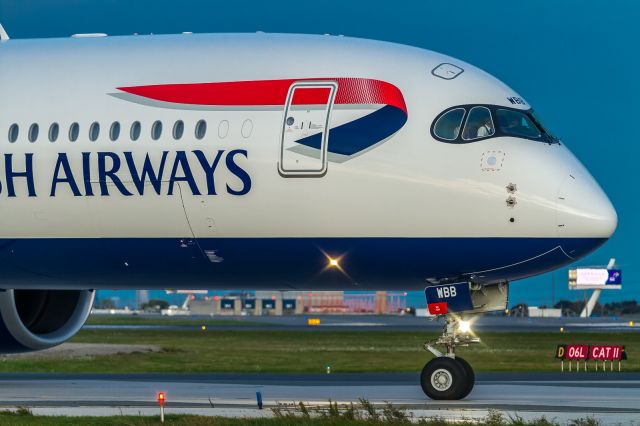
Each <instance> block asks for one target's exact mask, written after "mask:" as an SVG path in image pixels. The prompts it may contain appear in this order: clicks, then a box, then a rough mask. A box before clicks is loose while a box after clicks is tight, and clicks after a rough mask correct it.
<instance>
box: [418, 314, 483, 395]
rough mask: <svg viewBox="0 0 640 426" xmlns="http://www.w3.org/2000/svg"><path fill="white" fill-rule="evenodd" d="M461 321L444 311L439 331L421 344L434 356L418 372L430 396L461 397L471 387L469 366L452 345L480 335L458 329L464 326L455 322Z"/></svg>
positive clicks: (472, 381)
mask: <svg viewBox="0 0 640 426" xmlns="http://www.w3.org/2000/svg"><path fill="white" fill-rule="evenodd" d="M461 322H462V320H461V319H460V318H457V317H454V316H453V315H451V314H447V315H446V323H445V325H444V329H443V332H442V335H441V336H440V337H439V338H438V339H436V340H431V341H427V342H426V343H425V344H424V348H425V349H426V350H427V351H429V352H431V353H432V354H434V355H435V356H436V357H435V358H433V359H432V360H431V361H429V362H428V363H427V364H426V365H425V366H424V368H423V369H422V373H421V374H420V385H421V386H422V390H423V391H424V393H425V394H426V395H427V396H428V397H429V398H431V399H436V400H457V399H462V398H464V397H466V396H467V395H469V393H471V391H472V390H473V386H474V384H475V374H474V372H473V369H472V368H471V365H469V363H468V362H467V361H465V360H464V359H463V358H460V357H458V356H456V355H455V348H456V346H468V345H469V344H471V343H479V342H480V339H479V338H477V337H475V336H472V335H471V334H470V333H469V331H466V332H461V331H459V329H460V328H464V327H460V326H459V325H460V323H461ZM434 345H444V347H445V349H446V353H442V352H440V351H439V350H437V349H436V348H435V347H434Z"/></svg>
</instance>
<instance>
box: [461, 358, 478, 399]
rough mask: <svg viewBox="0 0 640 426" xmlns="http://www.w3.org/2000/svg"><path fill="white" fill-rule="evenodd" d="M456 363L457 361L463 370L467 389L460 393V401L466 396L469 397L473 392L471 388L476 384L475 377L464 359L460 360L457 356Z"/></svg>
mask: <svg viewBox="0 0 640 426" xmlns="http://www.w3.org/2000/svg"><path fill="white" fill-rule="evenodd" d="M456 361H458V362H459V363H460V365H462V368H464V371H465V373H466V375H467V387H466V389H465V390H464V392H462V395H461V396H460V399H462V398H466V397H467V395H469V394H470V393H471V391H472V390H473V386H474V385H475V384H476V375H475V374H474V372H473V368H471V365H470V364H469V363H468V362H467V361H465V360H464V358H460V357H459V356H457V357H456Z"/></svg>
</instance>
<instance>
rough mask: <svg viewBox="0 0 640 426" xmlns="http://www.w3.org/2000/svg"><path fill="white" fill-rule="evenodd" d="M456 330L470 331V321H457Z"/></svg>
mask: <svg viewBox="0 0 640 426" xmlns="http://www.w3.org/2000/svg"><path fill="white" fill-rule="evenodd" d="M458 331H459V332H460V333H469V332H470V331H471V322H469V321H459V322H458Z"/></svg>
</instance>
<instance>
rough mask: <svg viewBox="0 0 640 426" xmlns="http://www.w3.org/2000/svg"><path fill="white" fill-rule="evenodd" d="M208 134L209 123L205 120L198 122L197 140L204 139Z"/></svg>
mask: <svg viewBox="0 0 640 426" xmlns="http://www.w3.org/2000/svg"><path fill="white" fill-rule="evenodd" d="M206 134H207V122H206V121H204V120H200V121H198V123H197V124H196V138H197V139H202V138H204V136H205V135H206Z"/></svg>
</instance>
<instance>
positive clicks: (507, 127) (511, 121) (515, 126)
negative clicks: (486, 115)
mask: <svg viewBox="0 0 640 426" xmlns="http://www.w3.org/2000/svg"><path fill="white" fill-rule="evenodd" d="M496 121H497V122H498V126H499V127H500V130H501V131H502V133H504V134H505V136H515V137H522V138H529V139H538V138H540V137H541V136H542V132H541V131H540V129H539V128H538V126H536V125H535V123H534V122H533V121H531V119H530V118H529V117H528V116H527V115H525V114H523V113H521V112H519V111H514V110H512V109H496Z"/></svg>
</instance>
